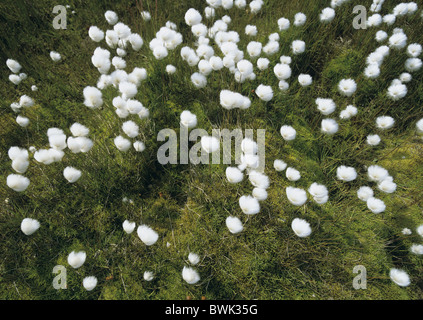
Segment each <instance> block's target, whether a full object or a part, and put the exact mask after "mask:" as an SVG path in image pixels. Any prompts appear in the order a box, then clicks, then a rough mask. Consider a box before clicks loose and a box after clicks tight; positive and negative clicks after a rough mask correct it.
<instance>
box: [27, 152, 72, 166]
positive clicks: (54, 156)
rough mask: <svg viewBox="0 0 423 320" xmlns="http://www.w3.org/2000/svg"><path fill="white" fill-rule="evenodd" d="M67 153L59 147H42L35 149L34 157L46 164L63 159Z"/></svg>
mask: <svg viewBox="0 0 423 320" xmlns="http://www.w3.org/2000/svg"><path fill="white" fill-rule="evenodd" d="M64 155H65V153H64V152H63V151H62V150H57V149H53V148H50V149H40V150H37V151H35V153H34V159H35V160H36V161H38V162H40V163H43V164H45V165H49V164H52V163H53V162H59V161H61V160H62V158H63V156H64Z"/></svg>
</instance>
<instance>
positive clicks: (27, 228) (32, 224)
mask: <svg viewBox="0 0 423 320" xmlns="http://www.w3.org/2000/svg"><path fill="white" fill-rule="evenodd" d="M39 228H40V223H39V222H38V220H35V219H32V218H25V219H23V220H22V222H21V231H22V232H23V233H24V234H25V235H27V236H30V235H31V234H33V233H34V232H35V231H37V230H38V229H39Z"/></svg>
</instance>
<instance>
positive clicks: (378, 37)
mask: <svg viewBox="0 0 423 320" xmlns="http://www.w3.org/2000/svg"><path fill="white" fill-rule="evenodd" d="M387 38H388V34H387V33H386V32H385V31H383V30H379V31H378V32H376V35H375V39H376V41H377V42H382V41H384V40H386V39H387Z"/></svg>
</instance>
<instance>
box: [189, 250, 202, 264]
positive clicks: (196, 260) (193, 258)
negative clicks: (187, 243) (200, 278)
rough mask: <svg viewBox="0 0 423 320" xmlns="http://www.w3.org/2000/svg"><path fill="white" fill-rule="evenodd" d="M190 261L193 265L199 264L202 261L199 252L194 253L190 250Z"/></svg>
mask: <svg viewBox="0 0 423 320" xmlns="http://www.w3.org/2000/svg"><path fill="white" fill-rule="evenodd" d="M188 261H189V263H191V264H192V265H193V266H195V265H196V264H198V263H199V262H200V256H199V255H198V254H196V253H194V252H190V253H189V254H188Z"/></svg>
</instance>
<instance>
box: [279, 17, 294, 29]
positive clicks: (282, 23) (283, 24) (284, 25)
mask: <svg viewBox="0 0 423 320" xmlns="http://www.w3.org/2000/svg"><path fill="white" fill-rule="evenodd" d="M290 24H291V23H290V22H289V20H288V19H287V18H284V17H282V18H279V19H278V28H279V31H285V30H287V29H289V26H290Z"/></svg>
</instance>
